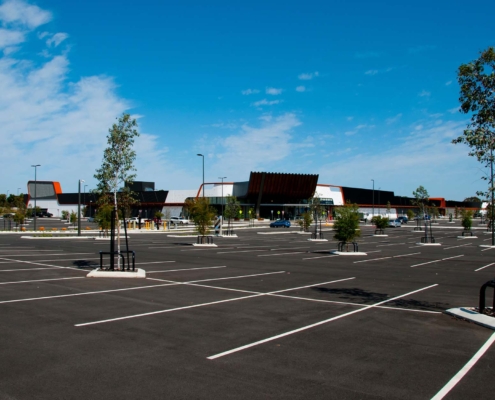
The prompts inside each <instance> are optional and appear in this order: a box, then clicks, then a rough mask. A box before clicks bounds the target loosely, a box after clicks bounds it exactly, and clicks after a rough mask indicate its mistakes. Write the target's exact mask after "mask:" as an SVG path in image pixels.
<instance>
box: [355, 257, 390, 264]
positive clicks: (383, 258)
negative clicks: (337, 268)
mask: <svg viewBox="0 0 495 400" xmlns="http://www.w3.org/2000/svg"><path fill="white" fill-rule="evenodd" d="M387 258H392V257H381V258H372V259H370V260H361V261H354V264H357V263H364V262H368V261H377V260H386V259H387Z"/></svg>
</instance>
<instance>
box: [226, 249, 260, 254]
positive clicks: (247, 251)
mask: <svg viewBox="0 0 495 400" xmlns="http://www.w3.org/2000/svg"><path fill="white" fill-rule="evenodd" d="M254 251H268V250H239V251H221V252H218V253H217V254H232V253H251V252H254Z"/></svg>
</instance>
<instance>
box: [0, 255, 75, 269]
mask: <svg viewBox="0 0 495 400" xmlns="http://www.w3.org/2000/svg"><path fill="white" fill-rule="evenodd" d="M0 260H8V261H13V262H16V263H21V264H30V265H41V266H43V267H52V268H59V269H73V270H75V271H77V270H79V271H84V270H82V269H78V268H73V267H61V266H59V265H51V264H43V263H37V262H32V261H21V260H9V259H8V258H0Z"/></svg>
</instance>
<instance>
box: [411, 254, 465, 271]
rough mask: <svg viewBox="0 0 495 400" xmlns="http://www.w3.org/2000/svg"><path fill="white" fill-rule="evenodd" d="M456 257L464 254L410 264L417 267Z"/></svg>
mask: <svg viewBox="0 0 495 400" xmlns="http://www.w3.org/2000/svg"><path fill="white" fill-rule="evenodd" d="M458 257H464V254H461V255H460V256H454V257H447V258H441V259H440V260H433V261H428V262H425V263H421V264H414V265H411V268H414V267H419V266H420V265H426V264H433V263H436V262H440V261H445V260H450V259H452V258H458Z"/></svg>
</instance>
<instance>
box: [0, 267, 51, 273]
mask: <svg viewBox="0 0 495 400" xmlns="http://www.w3.org/2000/svg"><path fill="white" fill-rule="evenodd" d="M42 269H43V270H46V269H55V270H57V269H59V268H56V267H46V268H19V269H0V272H17V271H38V270H42Z"/></svg>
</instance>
